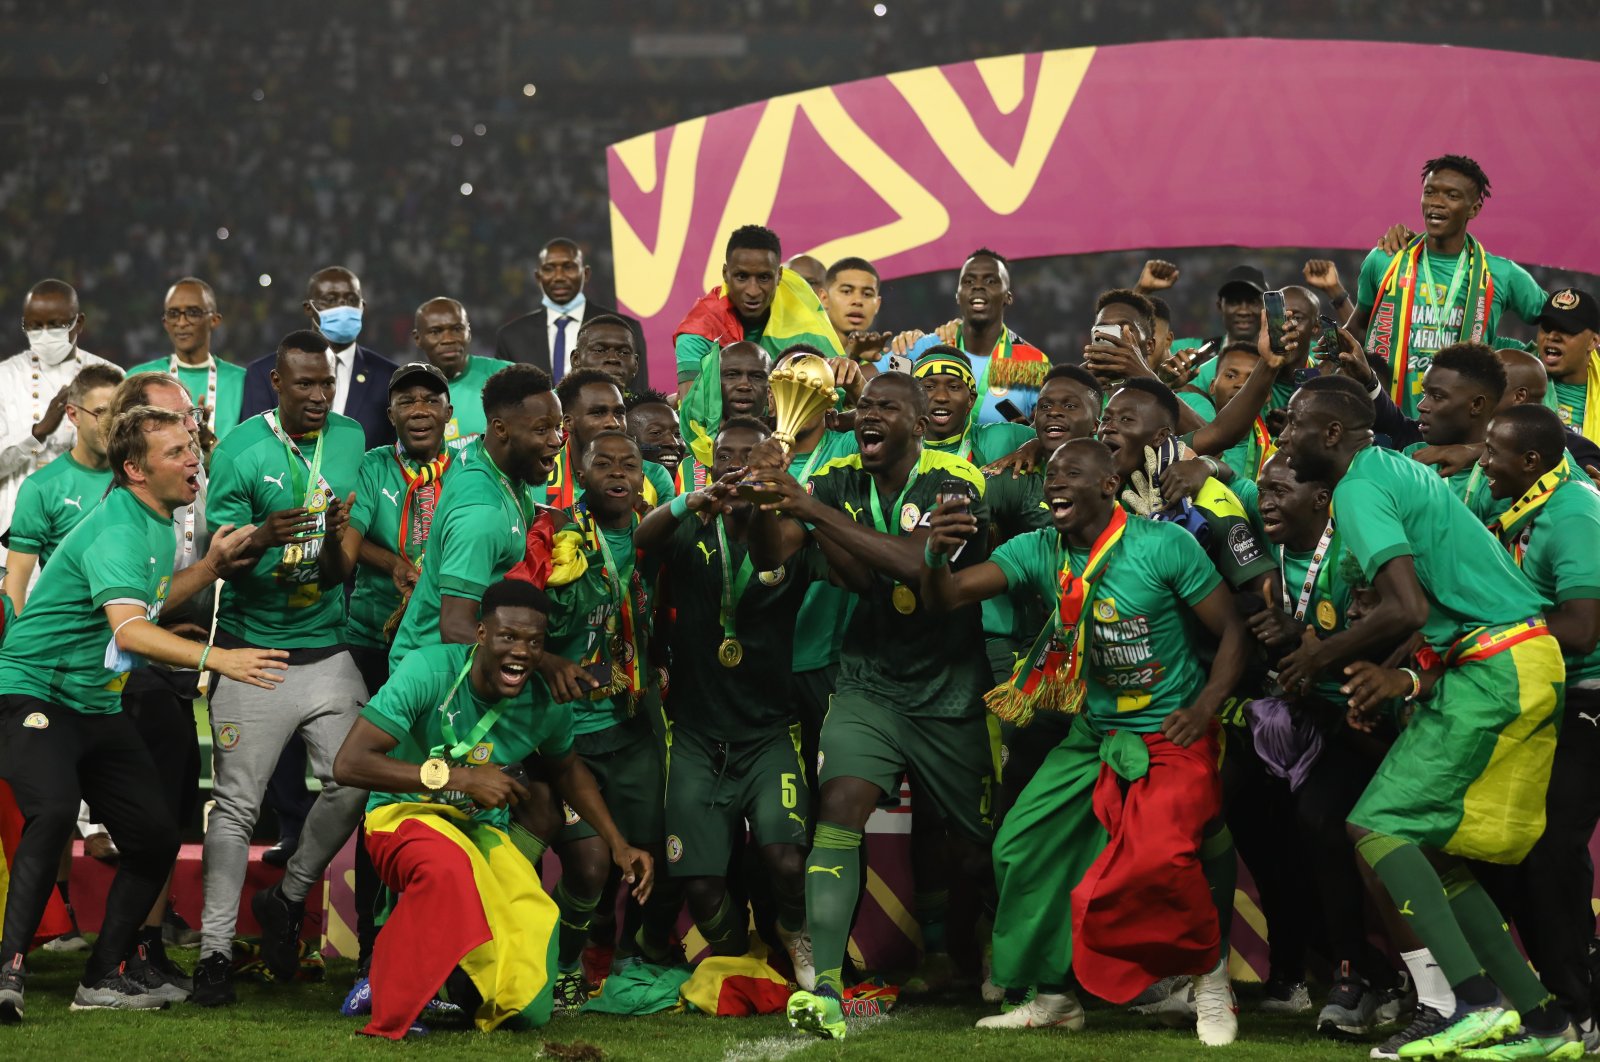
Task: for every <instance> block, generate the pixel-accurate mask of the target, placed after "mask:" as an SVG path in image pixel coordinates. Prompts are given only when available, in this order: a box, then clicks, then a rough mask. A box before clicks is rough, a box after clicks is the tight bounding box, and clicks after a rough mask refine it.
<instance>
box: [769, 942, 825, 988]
mask: <svg viewBox="0 0 1600 1062" xmlns="http://www.w3.org/2000/svg"><path fill="white" fill-rule="evenodd" d="M778 939H779V940H781V941H783V950H784V951H787V952H788V953H789V961H790V962H791V963H793V964H794V983H795V984H797V985H799V986H800V991H802V992H810V991H811V990H812V989H814V988H816V987H817V964H816V960H815V959H813V958H812V957H811V934H810V933H808V932H806V931H805V930H804V929H802V930H800V931H799V932H798V933H795V934H793V935H790V934H788V933H785V932H784V930H783V927H782V926H779V927H778Z"/></svg>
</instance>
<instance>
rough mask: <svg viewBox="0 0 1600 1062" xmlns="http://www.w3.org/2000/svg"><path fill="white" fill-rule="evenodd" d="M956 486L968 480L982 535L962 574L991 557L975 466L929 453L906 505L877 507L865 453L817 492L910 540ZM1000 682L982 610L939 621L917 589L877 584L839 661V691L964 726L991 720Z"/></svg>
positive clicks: (966, 552) (839, 463) (882, 578)
mask: <svg viewBox="0 0 1600 1062" xmlns="http://www.w3.org/2000/svg"><path fill="white" fill-rule="evenodd" d="M950 479H956V480H961V481H963V482H964V483H966V484H967V485H968V486H969V487H971V489H972V493H973V494H974V495H976V497H975V498H974V499H973V502H972V515H973V516H974V517H976V518H977V521H978V535H977V538H976V539H975V540H973V541H971V542H968V543H967V545H966V548H965V549H963V550H962V551H961V555H960V556H959V557H957V558H955V559H954V561H953V562H952V563H953V564H954V565H955V567H957V568H958V569H959V568H966V567H969V566H971V565H973V564H977V563H979V562H981V561H982V560H983V559H984V558H985V557H987V556H988V554H989V527H988V525H989V509H988V506H987V505H985V504H984V501H983V476H982V475H981V474H980V473H979V472H978V470H977V469H976V468H974V467H973V466H972V464H971V463H970V462H967V461H963V460H961V459H960V458H957V457H953V456H951V455H949V454H941V453H935V452H933V451H929V450H924V451H922V453H921V456H920V457H919V458H918V460H917V464H916V466H915V467H914V468H913V469H912V471H911V476H910V478H908V480H907V483H906V485H905V487H904V489H903V490H902V492H901V495H900V497H898V498H883V499H878V498H877V491H876V489H875V487H874V484H873V479H872V476H871V475H869V474H868V473H867V471H866V470H865V469H864V468H862V467H861V456H860V455H859V454H854V455H851V456H849V457H842V458H839V459H838V460H836V461H831V462H829V463H828V464H826V465H824V466H823V467H822V468H820V469H818V470H817V473H816V474H815V475H814V476H812V477H811V482H810V483H809V484H808V485H807V486H808V489H809V490H810V491H811V492H812V494H813V495H815V496H816V498H817V500H818V501H820V502H822V503H823V504H824V505H827V506H829V507H830V508H833V509H838V510H840V511H841V512H843V513H845V514H846V515H847V516H849V517H850V519H852V520H854V521H855V522H856V523H859V524H863V525H865V526H866V527H869V528H875V529H878V530H881V531H882V532H884V533H886V534H890V535H902V534H906V533H907V532H910V531H912V530H914V529H915V528H919V527H922V528H926V527H927V526H928V514H929V513H930V512H932V510H933V509H934V508H935V506H936V505H937V504H938V496H939V493H940V488H941V485H942V484H943V483H944V482H945V481H946V480H950ZM897 601H898V602H899V606H898V607H897V605H896V602H897ZM906 608H909V609H910V611H909V612H907V611H903V610H904V609H906ZM990 678H991V676H990V672H989V662H988V659H987V658H986V657H985V655H984V646H983V629H982V626H981V623H980V619H979V609H978V607H977V606H976V605H973V606H969V607H967V608H962V609H958V610H956V611H955V612H950V613H945V614H943V615H938V616H935V615H933V614H931V613H930V612H929V611H928V610H927V609H926V608H925V607H923V605H922V603H921V602H920V601H918V600H917V599H916V591H915V589H914V588H912V587H907V586H896V584H895V583H894V582H893V580H891V579H890V578H889V577H888V576H886V575H882V574H875V575H874V576H873V585H872V587H871V589H870V590H868V591H867V592H866V593H864V594H861V595H859V600H857V602H856V610H855V614H854V615H853V616H851V618H850V627H849V629H848V631H847V632H846V636H845V641H844V647H843V649H842V650H841V652H840V655H839V682H838V686H837V690H838V692H840V693H845V692H852V693H859V694H862V695H864V696H866V697H868V698H870V699H871V700H873V701H874V702H875V703H879V704H882V705H885V706H889V707H893V708H894V709H895V710H897V711H899V712H902V713H904V714H906V715H913V716H934V717H941V718H961V717H969V716H976V715H980V714H982V712H983V694H984V692H985V691H987V690H988V689H989V687H990V686H991V685H992V684H993V683H992V682H991V681H990Z"/></svg>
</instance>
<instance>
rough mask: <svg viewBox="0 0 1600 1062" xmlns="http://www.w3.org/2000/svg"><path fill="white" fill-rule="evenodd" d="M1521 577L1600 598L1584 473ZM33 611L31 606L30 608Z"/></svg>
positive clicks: (1561, 501) (1593, 668)
mask: <svg viewBox="0 0 1600 1062" xmlns="http://www.w3.org/2000/svg"><path fill="white" fill-rule="evenodd" d="M1519 537H1522V538H1523V542H1522V543H1521V545H1522V546H1523V554H1522V574H1523V575H1526V576H1527V577H1528V581H1529V582H1531V583H1532V584H1533V588H1534V589H1535V590H1537V591H1538V592H1539V595H1540V596H1541V597H1543V598H1544V599H1545V600H1546V601H1549V602H1550V603H1551V604H1554V605H1564V604H1566V603H1567V602H1568V601H1575V600H1579V599H1585V598H1587V599H1595V598H1600V549H1597V548H1596V546H1597V544H1600V494H1597V493H1596V492H1595V490H1594V488H1593V487H1591V486H1589V484H1588V483H1587V482H1586V481H1585V480H1584V478H1583V476H1582V475H1581V474H1580V475H1578V476H1575V477H1574V478H1572V479H1569V480H1567V481H1566V482H1564V483H1561V484H1560V485H1559V486H1557V487H1556V489H1555V493H1553V494H1551V495H1550V499H1549V500H1548V501H1546V502H1545V503H1544V504H1543V505H1542V506H1540V507H1539V509H1538V511H1537V512H1535V513H1534V516H1533V520H1532V521H1531V522H1530V523H1529V524H1528V525H1527V526H1526V527H1525V528H1523V529H1522V530H1521V531H1520V532H1519ZM30 607H31V606H30ZM1597 679H1600V646H1596V647H1595V648H1594V649H1591V650H1590V651H1589V652H1588V653H1587V654H1585V655H1584V656H1581V657H1573V656H1568V657H1567V684H1568V685H1569V686H1570V685H1572V684H1573V683H1577V682H1584V681H1594V680H1597Z"/></svg>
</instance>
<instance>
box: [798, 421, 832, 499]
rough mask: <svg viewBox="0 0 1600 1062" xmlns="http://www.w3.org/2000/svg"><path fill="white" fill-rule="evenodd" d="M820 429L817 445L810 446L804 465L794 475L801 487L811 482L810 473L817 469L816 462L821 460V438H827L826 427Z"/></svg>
mask: <svg viewBox="0 0 1600 1062" xmlns="http://www.w3.org/2000/svg"><path fill="white" fill-rule="evenodd" d="M822 431H823V435H822V438H819V439H818V440H817V445H816V446H814V447H813V448H812V450H811V453H810V454H809V455H808V456H807V457H806V463H805V467H804V468H802V469H801V470H800V474H799V475H798V476H796V477H795V479H796V480H798V481H799V483H800V485H801V486H802V487H803V486H805V485H806V484H807V483H809V482H811V473H813V472H815V471H816V470H817V462H818V461H820V460H822V448H823V440H825V439H827V437H828V436H827V431H828V429H827V428H823V429H822Z"/></svg>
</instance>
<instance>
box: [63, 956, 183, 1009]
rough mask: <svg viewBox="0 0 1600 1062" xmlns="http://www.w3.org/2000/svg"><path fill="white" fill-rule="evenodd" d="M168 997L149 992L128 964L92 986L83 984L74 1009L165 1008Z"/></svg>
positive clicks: (75, 997) (74, 998)
mask: <svg viewBox="0 0 1600 1062" xmlns="http://www.w3.org/2000/svg"><path fill="white" fill-rule="evenodd" d="M167 1005H168V1003H167V1000H165V999H162V998H161V997H160V996H157V995H155V994H154V993H152V992H149V991H146V990H145V987H144V985H142V984H140V983H139V982H138V981H136V980H135V979H134V978H132V977H130V976H129V975H128V964H127V963H123V964H122V965H121V966H119V967H117V968H116V969H115V970H112V971H111V972H110V973H108V974H106V975H105V976H104V977H102V978H100V980H99V981H97V982H95V983H94V984H92V985H84V984H80V985H79V986H78V991H77V993H76V994H75V995H74V996H73V997H72V1007H71V1009H72V1010H164V1009H165V1008H166V1007H167Z"/></svg>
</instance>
